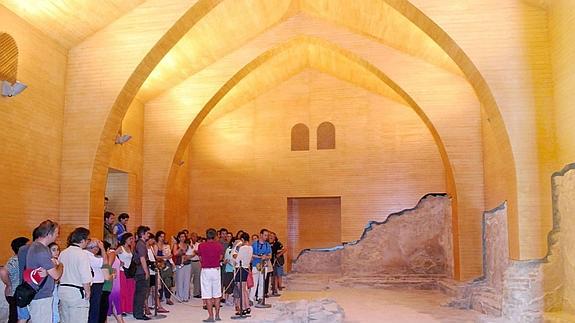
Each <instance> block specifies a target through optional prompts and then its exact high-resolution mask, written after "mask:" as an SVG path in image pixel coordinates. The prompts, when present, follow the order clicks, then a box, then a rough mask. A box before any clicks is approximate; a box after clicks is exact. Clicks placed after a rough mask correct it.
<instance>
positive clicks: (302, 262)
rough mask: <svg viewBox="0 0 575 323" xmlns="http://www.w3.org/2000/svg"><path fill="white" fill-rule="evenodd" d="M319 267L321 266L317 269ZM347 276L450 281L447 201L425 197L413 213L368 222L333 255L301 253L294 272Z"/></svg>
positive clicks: (434, 197)
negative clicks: (337, 270)
mask: <svg viewBox="0 0 575 323" xmlns="http://www.w3.org/2000/svg"><path fill="white" fill-rule="evenodd" d="M318 263H321V264H322V266H320V267H316V266H318ZM325 267H327V268H331V269H332V270H333V269H334V268H340V270H341V272H342V273H343V275H345V276H349V275H382V274H384V275H387V274H392V275H401V274H429V275H437V274H439V275H445V276H448V277H451V276H452V270H453V251H452V235H451V200H450V198H449V197H447V196H445V195H427V196H425V197H424V198H422V199H421V200H420V202H419V203H418V204H417V206H416V207H415V208H413V209H408V210H404V211H402V212H399V213H394V214H391V215H389V216H388V217H387V219H386V220H385V221H383V222H374V221H372V222H370V223H369V224H368V226H367V227H366V229H365V230H364V233H363V235H362V237H361V239H360V240H358V241H355V242H351V243H348V244H344V245H343V246H342V247H341V248H339V249H335V248H334V249H333V251H326V250H305V251H303V252H302V253H301V254H300V256H299V257H298V258H297V259H296V261H295V262H294V264H293V267H292V269H293V271H295V272H306V273H314V272H315V273H321V272H323V271H322V268H325Z"/></svg>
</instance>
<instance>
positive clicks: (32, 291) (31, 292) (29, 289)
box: [14, 277, 48, 307]
mask: <svg viewBox="0 0 575 323" xmlns="http://www.w3.org/2000/svg"><path fill="white" fill-rule="evenodd" d="M47 280H48V277H46V278H44V280H43V281H42V283H40V285H39V286H38V289H36V288H34V286H32V285H30V284H28V282H25V281H23V282H22V283H21V284H20V285H18V287H16V290H15V291H14V298H16V305H18V307H26V306H28V305H30V303H32V300H33V299H34V297H35V296H36V294H37V293H38V291H39V290H41V289H42V287H44V284H45V283H46V281H47Z"/></svg>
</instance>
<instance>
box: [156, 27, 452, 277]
mask: <svg viewBox="0 0 575 323" xmlns="http://www.w3.org/2000/svg"><path fill="white" fill-rule="evenodd" d="M300 51H304V52H305V55H302V54H301V52H300ZM286 53H288V54H289V57H290V59H292V60H293V59H299V60H302V61H303V64H301V65H299V68H301V69H303V68H305V67H310V65H309V64H310V62H313V61H314V60H313V59H312V57H315V56H318V57H319V56H321V55H322V54H324V53H332V54H334V55H337V56H339V57H340V58H342V59H344V60H347V61H348V62H349V63H350V64H354V65H355V66H357V67H358V68H359V69H361V71H362V72H363V73H369V74H370V75H371V76H374V77H375V78H376V79H378V80H379V82H381V83H383V84H385V85H386V86H388V87H389V88H390V89H392V90H393V91H394V92H395V93H396V94H397V95H398V96H399V97H400V98H401V99H402V100H403V101H404V102H405V104H406V105H407V106H409V107H410V108H412V109H413V110H414V111H415V113H416V114H417V115H418V116H419V117H420V119H421V120H422V121H423V123H424V124H425V126H426V127H427V129H428V130H429V132H430V133H431V135H432V137H433V139H434V141H435V143H436V146H437V149H438V150H439V154H440V156H441V160H442V163H443V167H444V169H445V174H446V182H447V183H446V186H447V191H448V193H449V194H450V196H451V197H452V205H453V211H452V212H453V214H452V234H453V251H454V262H455V263H454V271H455V272H454V275H455V277H459V269H460V268H459V267H460V264H459V231H458V226H459V224H458V217H457V205H458V194H457V188H456V183H455V177H454V171H453V167H452V165H451V162H450V161H449V157H448V154H447V150H446V148H445V144H444V143H443V141H442V139H441V137H440V136H439V133H438V131H437V129H436V128H435V126H434V125H433V123H432V122H431V120H430V119H429V117H428V116H427V115H426V114H425V112H424V111H423V109H422V108H421V107H420V106H419V105H418V104H417V103H416V102H415V100H414V99H413V98H412V97H411V96H410V95H409V94H408V93H407V92H405V91H404V90H403V89H402V88H401V87H400V86H399V85H398V84H397V83H395V82H394V81H393V80H392V79H391V78H389V77H388V76H387V75H386V74H385V73H383V72H382V71H381V70H379V69H378V68H377V67H375V66H374V65H372V64H371V63H369V62H368V61H366V60H364V59H363V58H361V57H359V56H357V55H355V54H353V53H351V52H349V51H347V50H345V49H343V48H341V47H339V46H337V45H335V44H333V43H330V42H328V41H326V40H323V39H320V38H317V37H310V36H299V37H295V38H293V39H291V40H289V41H287V42H286V43H284V44H280V45H278V46H276V47H274V48H272V49H270V50H268V51H266V52H264V53H262V54H261V55H259V56H258V57H256V58H255V59H254V60H252V61H251V62H250V63H248V64H246V65H245V66H244V67H242V68H241V69H240V70H239V71H238V72H237V73H236V74H235V75H234V76H232V77H231V78H230V79H229V80H228V81H227V82H226V83H225V84H224V85H223V86H222V87H221V88H220V89H219V90H218V91H217V92H216V93H215V94H214V95H213V96H212V98H211V99H210V100H209V101H208V102H207V103H206V104H205V105H204V107H203V108H202V109H201V110H200V111H199V112H198V114H197V115H196V117H195V118H194V120H193V121H192V122H191V123H190V125H189V127H188V129H187V130H186V132H185V133H184V135H183V137H182V139H181V140H180V143H179V144H178V148H177V150H176V152H175V154H174V158H173V160H172V165H171V167H170V171H169V175H168V180H167V185H166V187H168V188H169V187H174V183H175V181H176V178H177V174H178V170H179V168H180V166H181V163H180V161H181V160H182V159H183V158H184V153H185V152H186V150H187V147H188V146H189V144H190V142H191V140H192V137H193V135H194V134H195V132H196V131H197V129H198V128H199V126H200V125H201V123H202V122H203V120H204V119H205V118H206V117H207V116H208V114H209V113H210V112H211V111H212V110H213V109H214V108H215V107H216V106H217V105H218V104H219V102H220V101H222V100H223V99H224V98H225V97H226V96H227V95H228V94H229V93H230V92H231V91H232V90H233V89H234V88H235V87H237V86H238V85H240V84H241V82H242V81H243V80H244V79H246V78H247V77H248V76H249V75H250V74H251V73H252V72H254V71H256V70H257V69H258V68H261V67H262V66H263V65H264V64H265V63H266V62H268V61H270V60H272V59H273V58H274V57H276V56H280V55H282V54H286ZM313 55H315V56H313ZM170 197H171V193H170V192H169V190H168V191H166V193H165V199H164V203H165V204H164V205H165V207H164V219H165V225H166V227H171V226H173V225H174V223H172V221H173V220H174V219H172V217H171V216H170V215H171V214H172V212H171V208H170V206H171V201H170Z"/></svg>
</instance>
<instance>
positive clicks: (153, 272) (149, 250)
mask: <svg viewBox="0 0 575 323" xmlns="http://www.w3.org/2000/svg"><path fill="white" fill-rule="evenodd" d="M148 259H149V260H150V261H153V262H155V261H156V256H155V255H154V250H152V248H148ZM155 274H156V272H155V271H153V270H151V269H150V275H155Z"/></svg>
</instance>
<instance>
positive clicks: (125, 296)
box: [116, 232, 136, 313]
mask: <svg viewBox="0 0 575 323" xmlns="http://www.w3.org/2000/svg"><path fill="white" fill-rule="evenodd" d="M133 248H134V235H133V234H131V233H130V232H127V233H124V234H123V235H122V238H121V239H120V244H119V247H118V249H117V250H116V253H117V257H118V259H119V260H120V295H121V299H120V307H121V308H122V313H133V307H134V305H133V304H134V292H135V291H136V281H135V280H134V277H128V275H126V274H127V273H128V272H129V271H130V267H133V266H132V256H133V250H134V249H133Z"/></svg>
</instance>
